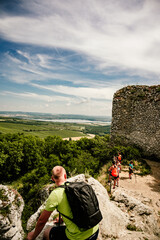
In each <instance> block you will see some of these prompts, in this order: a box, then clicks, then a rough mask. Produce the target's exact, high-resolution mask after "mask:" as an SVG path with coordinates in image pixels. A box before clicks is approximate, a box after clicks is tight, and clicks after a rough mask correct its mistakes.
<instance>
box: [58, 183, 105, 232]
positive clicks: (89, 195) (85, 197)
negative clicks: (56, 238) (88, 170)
mask: <svg viewBox="0 0 160 240" xmlns="http://www.w3.org/2000/svg"><path fill="white" fill-rule="evenodd" d="M60 187H64V188H65V193H66V195H67V199H68V202H69V205H70V207H71V210H72V214H73V219H71V218H69V217H68V216H66V215H64V214H63V213H60V214H62V216H64V217H66V218H68V219H70V220H71V221H72V222H74V223H75V224H76V225H77V226H78V227H79V228H84V229H89V228H92V227H94V226H95V225H97V224H98V223H99V222H100V221H101V220H102V214H101V211H100V209H99V203H98V199H97V196H96V194H95V192H94V190H93V188H92V187H91V185H89V184H87V183H85V182H65V184H64V185H61V186H60Z"/></svg>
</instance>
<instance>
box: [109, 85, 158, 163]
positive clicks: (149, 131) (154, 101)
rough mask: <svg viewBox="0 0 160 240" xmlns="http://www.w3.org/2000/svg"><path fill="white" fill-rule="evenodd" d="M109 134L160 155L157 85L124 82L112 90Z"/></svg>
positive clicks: (149, 153) (156, 155)
mask: <svg viewBox="0 0 160 240" xmlns="http://www.w3.org/2000/svg"><path fill="white" fill-rule="evenodd" d="M111 136H112V138H113V139H114V138H115V137H116V136H120V137H122V139H124V140H125V142H127V143H131V144H136V145H137V146H139V147H140V148H141V149H142V150H143V151H144V153H145V155H148V156H151V157H156V158H158V159H160V147H159V146H160V85H157V86H138V85H137V86H128V87H125V88H122V89H120V90H119V91H117V92H116V93H115V94H114V98H113V108H112V125H111Z"/></svg>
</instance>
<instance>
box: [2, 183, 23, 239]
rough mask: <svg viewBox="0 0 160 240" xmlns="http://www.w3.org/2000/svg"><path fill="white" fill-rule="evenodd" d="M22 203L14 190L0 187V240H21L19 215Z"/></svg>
mask: <svg viewBox="0 0 160 240" xmlns="http://www.w3.org/2000/svg"><path fill="white" fill-rule="evenodd" d="M23 208H24V201H23V199H22V197H21V195H20V194H19V193H18V192H17V191H16V190H14V189H12V188H10V187H8V186H4V185H0V239H1V240H5V239H6V240H8V239H10V240H22V239H23V237H24V231H23V229H22V223H21V215H22V211H23Z"/></svg>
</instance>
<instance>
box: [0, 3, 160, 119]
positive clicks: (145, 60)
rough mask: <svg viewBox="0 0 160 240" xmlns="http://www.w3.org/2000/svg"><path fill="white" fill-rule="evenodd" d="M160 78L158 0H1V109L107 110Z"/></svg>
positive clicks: (98, 112)
mask: <svg viewBox="0 0 160 240" xmlns="http://www.w3.org/2000/svg"><path fill="white" fill-rule="evenodd" d="M135 84H136V85H137V84H138V85H156V84H160V1H159V0H128V1H126V0H77V1H76V0H45V1H44V0H0V111H28V112H44V113H53V114H57V113H63V114H84V115H99V116H102V115H103V116H110V115H111V110H112V98H113V94H114V93H115V92H116V91H117V90H118V89H120V88H122V87H125V86H127V85H135Z"/></svg>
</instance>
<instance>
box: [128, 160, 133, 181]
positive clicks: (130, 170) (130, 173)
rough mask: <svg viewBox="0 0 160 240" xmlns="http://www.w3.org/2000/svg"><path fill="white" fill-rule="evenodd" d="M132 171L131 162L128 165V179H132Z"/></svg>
mask: <svg viewBox="0 0 160 240" xmlns="http://www.w3.org/2000/svg"><path fill="white" fill-rule="evenodd" d="M133 171H134V166H133V161H132V160H131V161H130V163H129V179H132V174H133Z"/></svg>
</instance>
